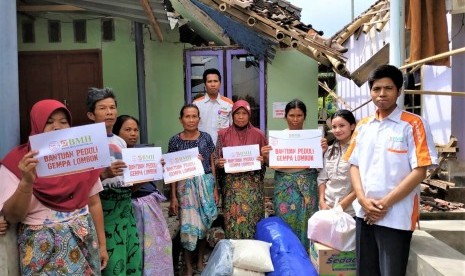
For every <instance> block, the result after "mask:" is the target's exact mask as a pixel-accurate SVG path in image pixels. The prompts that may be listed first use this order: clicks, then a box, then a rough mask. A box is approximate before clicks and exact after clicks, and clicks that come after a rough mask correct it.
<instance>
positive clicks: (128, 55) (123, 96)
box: [18, 14, 138, 116]
mask: <svg viewBox="0 0 465 276" xmlns="http://www.w3.org/2000/svg"><path fill="white" fill-rule="evenodd" d="M26 19H27V18H25V17H24V16H19V17H18V50H19V51H58V50H60V51H64V50H80V49H100V50H101V52H102V71H103V85H104V86H108V87H111V88H113V90H114V92H115V94H116V96H117V100H118V103H119V105H118V112H119V114H132V115H136V116H137V115H138V107H137V83H136V59H135V46H134V41H133V40H132V39H131V22H130V21H128V20H124V19H118V18H115V19H114V22H115V40H114V41H111V42H103V41H102V39H101V32H100V29H101V27H100V18H96V17H95V18H90V17H82V16H81V17H80V16H78V15H71V14H69V15H63V16H59V15H52V14H48V15H47V19H53V20H60V21H61V42H58V43H49V42H48V30H47V19H45V18H36V21H35V24H34V25H35V39H36V41H35V43H23V42H22V33H21V32H22V29H21V21H22V20H26ZM73 19H88V20H87V23H86V24H87V42H86V43H76V42H74V36H73V24H72V22H73ZM82 100H83V101H85V99H82Z"/></svg>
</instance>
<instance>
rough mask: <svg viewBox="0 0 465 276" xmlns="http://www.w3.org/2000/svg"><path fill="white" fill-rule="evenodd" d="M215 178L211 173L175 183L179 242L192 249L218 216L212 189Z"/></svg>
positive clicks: (203, 237)
mask: <svg viewBox="0 0 465 276" xmlns="http://www.w3.org/2000/svg"><path fill="white" fill-rule="evenodd" d="M214 187H215V178H214V177H213V175H212V174H211V173H209V174H204V175H201V176H196V177H194V178H190V179H187V180H184V181H179V182H178V184H177V196H178V201H179V207H180V210H181V212H180V223H181V244H182V247H183V248H185V249H187V250H189V251H194V250H195V248H196V247H197V241H198V240H200V239H205V238H206V235H207V230H208V229H210V227H211V226H212V223H213V221H214V220H215V219H216V217H217V216H218V210H217V208H216V204H215V198H214V196H213V191H214Z"/></svg>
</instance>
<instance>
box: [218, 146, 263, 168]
mask: <svg viewBox="0 0 465 276" xmlns="http://www.w3.org/2000/svg"><path fill="white" fill-rule="evenodd" d="M258 147H259V146H258V145H248V146H237V147H224V148H223V158H224V159H226V163H225V164H224V171H225V172H226V173H238V172H248V171H256V170H260V169H261V168H262V164H261V162H260V161H258V160H257V157H258V156H260V149H259V148H258Z"/></svg>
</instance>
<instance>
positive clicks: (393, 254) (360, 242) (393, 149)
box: [345, 65, 437, 276]
mask: <svg viewBox="0 0 465 276" xmlns="http://www.w3.org/2000/svg"><path fill="white" fill-rule="evenodd" d="M402 84H403V75H402V72H401V71H400V70H399V69H397V68H396V67H394V66H392V65H382V66H380V67H378V68H377V69H375V70H374V71H373V72H372V73H371V75H370V78H369V79H368V86H369V87H370V94H371V98H372V100H373V103H374V104H375V105H376V107H377V110H376V113H375V114H374V115H373V116H370V117H367V118H364V119H362V120H360V122H359V123H358V125H357V128H356V129H355V131H354V133H353V135H352V139H351V142H350V145H349V149H348V150H347V153H346V155H345V158H346V160H347V159H348V162H349V163H350V164H351V168H350V175H351V179H352V186H353V188H354V191H355V194H356V195H357V200H356V201H354V202H353V207H354V209H355V215H356V225H357V226H356V246H355V247H356V253H357V276H365V275H366V276H378V275H380V276H391V275H396V276H401V275H405V272H406V269H407V263H408V256H409V249H410V241H411V239H412V233H413V230H415V224H416V222H417V221H418V219H419V215H420V213H419V201H420V185H419V184H420V182H421V181H422V180H423V179H424V178H425V177H426V170H427V167H429V166H431V165H436V164H437V152H436V149H435V145H434V141H433V137H432V135H431V131H430V129H429V126H428V124H427V123H426V121H425V120H424V119H423V118H422V117H420V116H418V115H416V114H412V113H409V112H406V111H404V110H402V109H401V108H399V107H398V106H397V104H396V100H397V98H398V97H399V96H400V95H402V94H401V89H402Z"/></svg>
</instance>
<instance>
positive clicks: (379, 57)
mask: <svg viewBox="0 0 465 276" xmlns="http://www.w3.org/2000/svg"><path fill="white" fill-rule="evenodd" d="M388 62H389V43H387V44H386V45H384V46H383V48H381V49H380V50H379V51H378V52H377V53H376V54H374V55H373V56H372V57H371V58H370V59H368V60H367V61H366V62H365V63H363V64H362V65H361V66H360V67H359V68H357V69H356V70H355V71H354V72H352V74H351V75H350V78H351V79H352V80H353V81H354V82H355V84H356V85H357V86H358V87H360V86H362V85H363V84H364V83H365V82H366V81H367V80H368V76H369V75H370V73H371V72H372V71H373V70H374V69H376V68H377V67H378V66H380V65H384V64H387V63H388Z"/></svg>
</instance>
